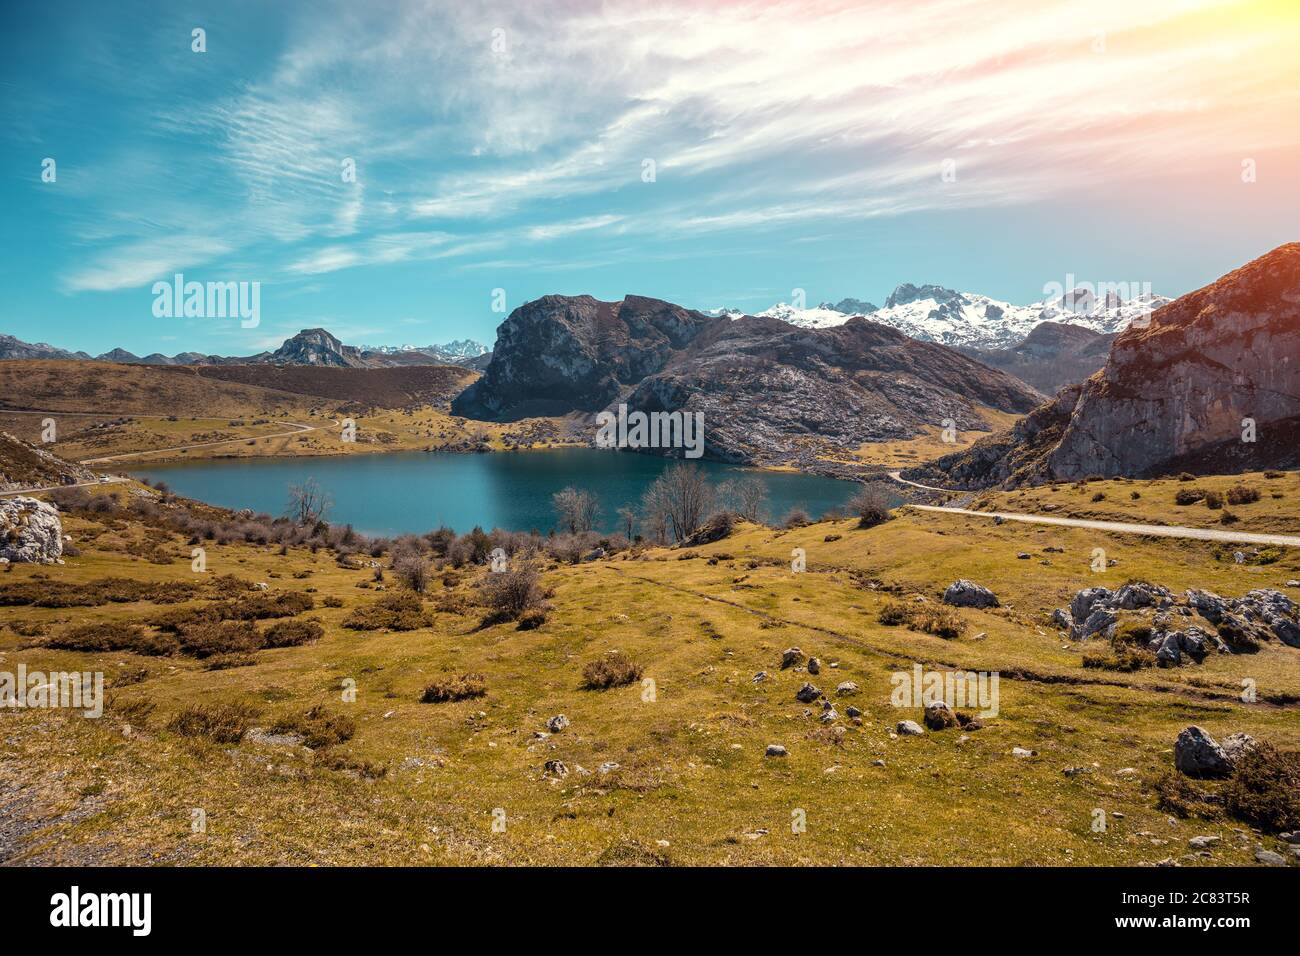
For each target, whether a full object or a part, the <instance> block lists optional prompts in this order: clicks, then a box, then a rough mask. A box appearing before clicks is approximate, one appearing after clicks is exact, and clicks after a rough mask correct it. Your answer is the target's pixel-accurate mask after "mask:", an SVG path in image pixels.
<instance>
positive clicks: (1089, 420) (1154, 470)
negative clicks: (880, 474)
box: [917, 243, 1300, 484]
mask: <svg viewBox="0 0 1300 956" xmlns="http://www.w3.org/2000/svg"><path fill="white" fill-rule="evenodd" d="M1243 423H1244V424H1243ZM1298 432H1300V243H1288V244H1287V245H1284V246H1280V247H1279V248H1277V249H1275V250H1273V251H1272V252H1270V253H1268V254H1267V255H1264V256H1261V257H1260V258H1258V259H1256V260H1254V261H1253V262H1250V263H1248V264H1247V265H1245V266H1242V267H1241V268H1240V269H1237V270H1236V271H1234V272H1231V273H1229V274H1228V275H1226V276H1224V277H1223V278H1221V279H1219V280H1218V281H1216V282H1213V283H1211V284H1210V285H1208V286H1206V287H1204V288H1202V289H1198V290H1197V291H1195V292H1192V293H1189V294H1188V295H1185V296H1183V297H1182V298H1180V299H1177V300H1175V301H1174V302H1172V303H1170V304H1168V305H1166V306H1164V307H1163V308H1160V309H1158V310H1156V312H1154V313H1153V314H1152V316H1151V321H1150V323H1149V324H1147V325H1144V326H1143V327H1130V328H1129V329H1127V330H1125V331H1124V332H1122V333H1120V335H1119V336H1118V337H1117V338H1116V339H1115V342H1114V344H1113V346H1112V347H1111V352H1110V356H1109V358H1108V359H1107V362H1106V365H1105V367H1103V368H1102V370H1101V371H1099V372H1098V373H1096V374H1095V375H1093V376H1092V377H1091V378H1089V379H1088V380H1087V381H1085V382H1084V383H1082V385H1080V386H1079V387H1078V388H1077V389H1067V390H1066V391H1065V392H1063V393H1062V394H1061V395H1060V396H1059V397H1058V398H1056V399H1055V400H1054V401H1053V402H1052V403H1051V404H1050V405H1049V406H1047V407H1045V408H1043V409H1039V410H1037V411H1036V412H1035V413H1034V415H1032V416H1030V417H1029V418H1027V419H1026V420H1024V421H1022V422H1021V423H1019V425H1018V426H1017V428H1016V429H1015V431H1014V432H1013V434H1012V436H1011V438H1010V440H1009V441H1003V442H1000V443H995V442H985V443H984V444H983V445H982V446H981V445H977V446H976V447H974V448H972V449H970V450H969V451H968V452H965V453H961V454H958V455H953V456H948V457H947V458H944V459H940V460H939V461H938V462H936V463H935V464H934V466H933V467H931V468H929V469H926V471H925V472H924V473H926V474H930V475H933V474H935V473H948V474H950V475H952V476H954V478H955V479H957V480H962V479H963V478H965V479H969V480H971V481H978V482H980V483H994V482H1001V483H1010V484H1014V483H1017V482H1021V481H1033V480H1046V479H1054V478H1056V479H1074V478H1079V477H1083V476H1085V475H1094V474H1095V475H1103V476H1107V477H1111V476H1116V475H1127V476H1132V477H1147V476H1152V475H1159V474H1163V473H1166V472H1171V471H1179V470H1192V471H1203V472H1227V471H1240V470H1249V469H1264V468H1287V467H1295V466H1296V464H1297V459H1298V457H1300V451H1297V447H1296V442H1295V438H1296V435H1297V433H1298ZM1252 437H1253V439H1254V440H1253V441H1252V440H1250V439H1251V438H1252ZM922 473H923V472H921V471H918V472H917V474H918V475H920V474H922Z"/></svg>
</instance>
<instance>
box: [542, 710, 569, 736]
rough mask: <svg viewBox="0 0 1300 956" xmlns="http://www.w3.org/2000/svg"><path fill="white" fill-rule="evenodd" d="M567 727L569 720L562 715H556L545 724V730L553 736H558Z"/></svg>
mask: <svg viewBox="0 0 1300 956" xmlns="http://www.w3.org/2000/svg"><path fill="white" fill-rule="evenodd" d="M567 726H569V718H568V717H565V716H564V715H563V714H556V715H555V716H554V717H552V718H551V719H550V720H548V721H547V722H546V729H547V730H549V731H550V732H551V733H553V734H558V733H559V732H560V731H561V730H563V729H564V728H565V727H567Z"/></svg>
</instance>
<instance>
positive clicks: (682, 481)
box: [642, 464, 714, 541]
mask: <svg viewBox="0 0 1300 956" xmlns="http://www.w3.org/2000/svg"><path fill="white" fill-rule="evenodd" d="M713 500H714V490H713V486H712V485H710V484H709V482H708V480H707V479H706V478H705V477H704V472H703V471H701V470H700V467H699V466H698V465H694V464H690V465H684V464H676V465H672V466H670V467H669V468H668V470H667V471H665V472H663V474H661V475H660V476H659V477H658V478H656V479H655V480H654V482H653V483H652V484H651V485H650V487H649V488H647V489H646V492H645V495H644V496H643V498H642V510H643V511H644V512H645V514H646V517H647V520H648V523H649V524H651V525H652V526H653V524H654V523H655V522H657V521H662V522H663V523H664V524H665V526H666V530H667V531H670V532H671V533H672V536H673V540H675V541H681V540H682V539H683V538H686V537H689V536H690V535H691V533H692V532H694V531H695V530H696V529H698V528H699V527H700V522H701V521H702V520H703V518H704V516H705V515H707V514H709V512H710V511H711V509H712V506H713Z"/></svg>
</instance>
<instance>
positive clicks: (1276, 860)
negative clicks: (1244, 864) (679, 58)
mask: <svg viewBox="0 0 1300 956" xmlns="http://www.w3.org/2000/svg"><path fill="white" fill-rule="evenodd" d="M1255 862H1256V863H1262V864H1264V865H1265V866H1286V857H1284V856H1282V854H1280V853H1274V852H1273V851H1272V850H1256V851H1255Z"/></svg>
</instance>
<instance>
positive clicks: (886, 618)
mask: <svg viewBox="0 0 1300 956" xmlns="http://www.w3.org/2000/svg"><path fill="white" fill-rule="evenodd" d="M909 611H910V608H908V606H907V605H906V604H886V605H885V606H884V607H882V608H881V609H880V614H879V616H878V620H879V621H880V623H881V624H884V625H885V626H886V627H898V626H899V625H900V624H906V623H907V622H908V621H910V620H911V615H910V613H909Z"/></svg>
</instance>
